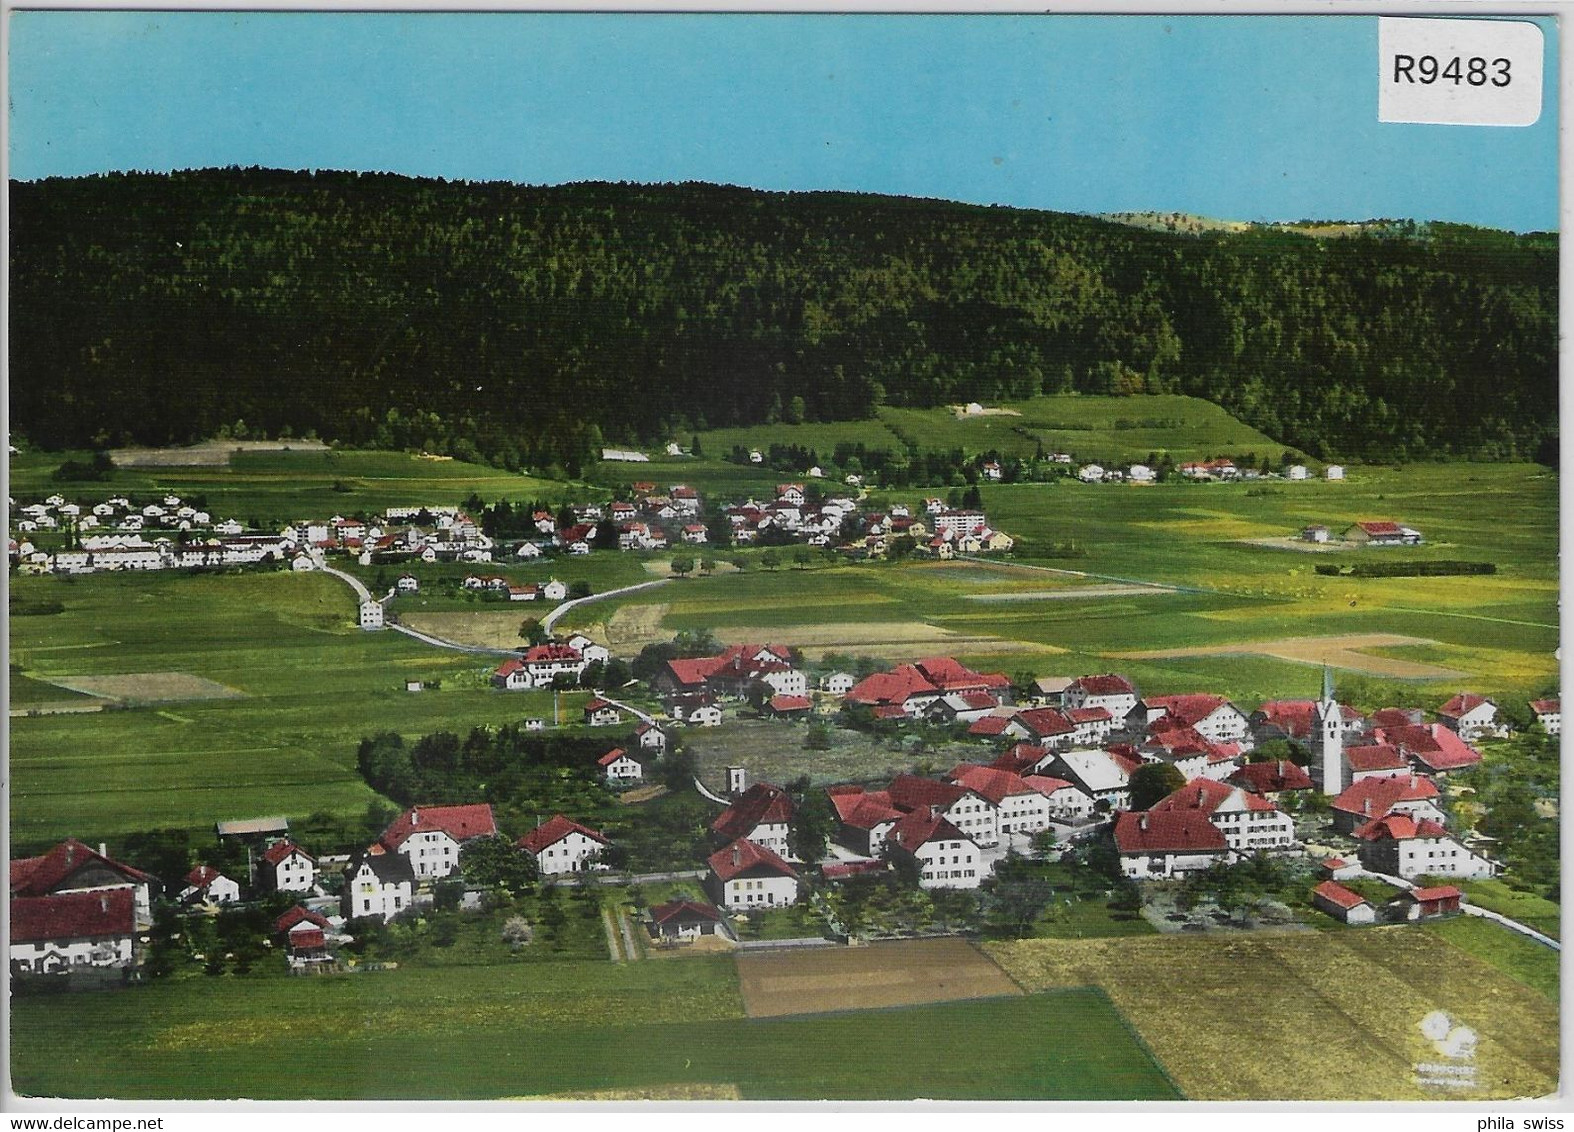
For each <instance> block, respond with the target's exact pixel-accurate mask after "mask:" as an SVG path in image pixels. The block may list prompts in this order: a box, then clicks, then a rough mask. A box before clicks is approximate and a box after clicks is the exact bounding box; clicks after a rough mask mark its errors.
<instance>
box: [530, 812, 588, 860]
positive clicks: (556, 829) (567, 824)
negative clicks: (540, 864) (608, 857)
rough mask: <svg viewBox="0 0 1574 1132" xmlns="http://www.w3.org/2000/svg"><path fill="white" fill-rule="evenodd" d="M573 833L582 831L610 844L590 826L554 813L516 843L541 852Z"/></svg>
mask: <svg viewBox="0 0 1574 1132" xmlns="http://www.w3.org/2000/svg"><path fill="white" fill-rule="evenodd" d="M571 833H582V834H584V835H585V836H586V837H588V838H590V839H591V840H592V841H596V842H600V843H601V844H602V845H606V844H608V842H607V839H606V838H605V837H603V836H602V835H601V834H599V833H597V832H596V831H595V830H593V829H591V828H590V827H589V826H583V825H580V824H579V823H578V822H577V821H570V820H569V819H568V818H566V817H564V816H563V815H562V814H554V815H553V816H552V817H550V818H548V819H547V820H546V821H544V822H542V823H541V824H540V825H538V826H536V828H535V829H532V830H531V831H530V832H529V833H527V834H525V835H524V836H523V837H521V838H520V839H519V840H518V841H517V842H515V844H516V845H518V846H519V847H520V848H521V849H524V850H527V851H529V852H531V853H540V852H541V851H542V850H543V849H545V848H547V846H549V845H556V844H557V843H558V842H559V841H562V840H563V838H565V837H567V836H568V835H569V834H571Z"/></svg>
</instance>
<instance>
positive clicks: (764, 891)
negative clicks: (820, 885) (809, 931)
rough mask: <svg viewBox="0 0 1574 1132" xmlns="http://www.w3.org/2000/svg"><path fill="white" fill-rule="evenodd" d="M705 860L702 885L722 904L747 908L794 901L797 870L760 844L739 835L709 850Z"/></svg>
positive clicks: (776, 905) (728, 906) (737, 909)
mask: <svg viewBox="0 0 1574 1132" xmlns="http://www.w3.org/2000/svg"><path fill="white" fill-rule="evenodd" d="M706 864H707V865H709V866H710V874H709V875H708V876H707V877H706V878H705V887H706V889H707V891H708V892H709V893H710V896H711V899H712V900H714V901H715V902H716V903H717V904H719V905H721V906H722V907H724V908H730V909H732V910H734V911H748V910H750V909H753V908H778V907H782V906H784V905H788V904H796V903H797V902H798V874H797V873H796V872H794V871H793V867H792V866H791V865H789V864H788V863H787V862H786V861H784V860H782V858H781V856H780V855H778V854H776V853H774V852H772V851H771V850H769V849H767V848H765V846H763V845H756V844H755V843H754V842H752V841H747V840H743V839H740V840H737V841H734V842H733V843H732V844H731V845H728V846H727V847H725V848H724V849H719V850H717V851H716V852H715V853H712V854H711V855H710V858H709V859H708V860H707V861H706Z"/></svg>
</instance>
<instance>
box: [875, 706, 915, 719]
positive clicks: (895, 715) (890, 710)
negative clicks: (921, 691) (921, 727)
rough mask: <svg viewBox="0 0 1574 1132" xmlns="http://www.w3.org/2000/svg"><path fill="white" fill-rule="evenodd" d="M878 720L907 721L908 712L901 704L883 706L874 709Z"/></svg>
mask: <svg viewBox="0 0 1574 1132" xmlns="http://www.w3.org/2000/svg"><path fill="white" fill-rule="evenodd" d="M874 717H875V718H876V719H906V718H907V711H906V709H905V708H903V707H902V705H901V704H881V705H880V706H879V707H877V708H875V709H874Z"/></svg>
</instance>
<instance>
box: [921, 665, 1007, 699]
mask: <svg viewBox="0 0 1574 1132" xmlns="http://www.w3.org/2000/svg"><path fill="white" fill-rule="evenodd" d="M914 667H915V668H917V669H918V670H919V671H920V672H922V673H923V674H924V675H925V676H926V677H928V678H929V680H930V682H931V683H933V684H934V685H935V686H936V687H937V688H940V689H943V690H944V691H947V692H950V691H956V690H958V689H964V688H976V687H985V688H1003V687H1007V686H1009V685H1010V683H1011V680H1010V678H1009V677H1007V676H1006V675H1005V674H1004V673H1002V672H974V671H973V670H972V669H971V668H969V667H967V666H966V665H965V664H961V663H959V662H958V661H956V660H954V659H952V658H951V657H949V656H926V657H924V658H923V659H922V660H919V661H915V662H914Z"/></svg>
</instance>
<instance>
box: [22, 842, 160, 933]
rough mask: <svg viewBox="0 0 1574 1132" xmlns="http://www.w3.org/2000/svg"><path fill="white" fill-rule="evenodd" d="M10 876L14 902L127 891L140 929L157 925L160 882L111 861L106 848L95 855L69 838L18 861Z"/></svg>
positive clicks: (80, 843)
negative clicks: (156, 892) (155, 911)
mask: <svg viewBox="0 0 1574 1132" xmlns="http://www.w3.org/2000/svg"><path fill="white" fill-rule="evenodd" d="M10 873H11V896H12V898H13V899H15V898H16V897H42V896H61V895H65V894H68V893H76V892H104V891H110V890H113V889H119V888H123V889H127V890H128V891H130V893H131V904H132V908H133V910H134V912H135V923H136V926H137V927H138V928H143V927H147V926H149V925H151V924H152V922H153V905H152V891H153V887H154V886H155V885H157V884H158V881H157V880H156V879H155V878H154V877H153V876H152V875H151V874H149V873H145V872H143V871H142V870H140V869H134V868H132V867H131V866H130V865H123V864H121V863H120V862H119V861H115V860H111V859H110V857H109V855H108V854H107V853H105V852H104V847H103V846H102V845H101V846H99V851H98V852H97V853H95V852H93V850H91V849H89V848H88V847H87V846H86V845H84V844H83V843H82V842H80V841H78V840H77V839H76V838H74V837H73V838H68V839H67V840H65V841H62V842H61V843H60V844H59V845H56V846H55V847H54V848H53V849H51V850H50V851H49V852H47V853H45V854H43V855H42V856H40V857H19V858H16V859H15V860H13V861H12V862H11V868H10ZM63 907H64V906H63ZM71 907H75V905H71Z"/></svg>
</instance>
